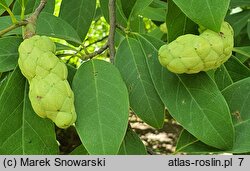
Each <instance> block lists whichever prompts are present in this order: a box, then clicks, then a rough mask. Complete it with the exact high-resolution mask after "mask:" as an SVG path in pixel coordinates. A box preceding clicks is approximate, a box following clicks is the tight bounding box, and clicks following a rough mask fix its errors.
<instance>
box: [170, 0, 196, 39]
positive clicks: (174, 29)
mask: <svg viewBox="0 0 250 171" xmlns="http://www.w3.org/2000/svg"><path fill="white" fill-rule="evenodd" d="M166 24H167V28H168V42H172V41H173V40H175V39H176V38H177V37H179V36H181V35H184V34H187V33H190V34H197V24H196V23H194V22H193V21H192V20H190V19H189V18H188V17H187V16H186V15H185V14H184V13H183V12H182V11H181V10H180V8H179V7H178V6H177V5H175V3H173V1H172V0H170V1H168V12H167V18H166Z"/></svg>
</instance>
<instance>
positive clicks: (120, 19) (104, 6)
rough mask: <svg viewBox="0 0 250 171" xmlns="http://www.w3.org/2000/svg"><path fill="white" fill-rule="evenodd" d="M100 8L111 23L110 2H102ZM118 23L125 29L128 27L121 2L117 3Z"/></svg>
mask: <svg viewBox="0 0 250 171" xmlns="http://www.w3.org/2000/svg"><path fill="white" fill-rule="evenodd" d="M100 7H101V11H102V14H103V16H104V18H105V19H106V21H107V22H108V23H109V0H100ZM116 22H117V23H118V24H119V25H121V26H123V27H127V18H126V16H125V15H124V13H123V11H122V5H121V1H120V0H117V1H116Z"/></svg>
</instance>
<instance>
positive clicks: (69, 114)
mask: <svg viewBox="0 0 250 171" xmlns="http://www.w3.org/2000/svg"><path fill="white" fill-rule="evenodd" d="M18 51H19V59H18V64H19V67H20V69H21V72H22V73H23V75H24V76H25V77H26V78H27V79H28V81H29V84H30V90H29V98H30V101H31V105H32V107H33V109H34V111H35V112H36V113H37V115H39V116H40V117H42V118H49V119H51V120H52V121H53V122H54V123H55V124H56V125H57V126H58V127H59V128H67V127H69V126H70V125H72V124H73V123H74V122H75V121H76V112H75V107H74V94H73V91H72V90H71V88H70V85H69V83H68V81H67V76H68V70H67V67H66V65H65V64H64V63H63V62H61V61H60V60H59V59H58V58H57V57H56V56H55V51H56V47H55V44H54V43H53V42H52V41H51V40H50V39H49V38H48V37H46V36H38V35H36V36H33V37H31V38H29V39H26V40H24V41H23V42H22V43H21V44H20V46H19V49H18Z"/></svg>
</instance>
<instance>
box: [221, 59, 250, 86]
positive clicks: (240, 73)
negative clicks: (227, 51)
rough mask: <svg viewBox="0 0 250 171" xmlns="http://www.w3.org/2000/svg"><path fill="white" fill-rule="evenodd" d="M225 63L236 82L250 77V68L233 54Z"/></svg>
mask: <svg viewBox="0 0 250 171" xmlns="http://www.w3.org/2000/svg"><path fill="white" fill-rule="evenodd" d="M224 65H225V67H226V68H227V71H228V73H229V74H230V77H231V78H232V80H233V81H234V82H236V81H239V80H241V79H244V78H247V77H250V69H249V68H247V67H246V66H245V65H244V64H242V63H241V62H240V60H239V59H237V58H236V57H234V56H231V57H230V59H229V60H228V61H227V62H226V63H225V64H224Z"/></svg>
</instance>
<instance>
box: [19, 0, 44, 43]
mask: <svg viewBox="0 0 250 171" xmlns="http://www.w3.org/2000/svg"><path fill="white" fill-rule="evenodd" d="M46 3H47V0H41V1H40V4H39V6H38V7H37V8H36V10H35V12H34V13H33V14H32V15H31V16H30V17H29V18H27V21H28V24H27V26H26V30H25V32H24V39H27V38H30V37H32V36H34V35H35V33H36V31H35V30H36V21H37V18H38V16H39V14H40V13H41V12H42V10H43V8H44V7H45V4H46Z"/></svg>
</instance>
